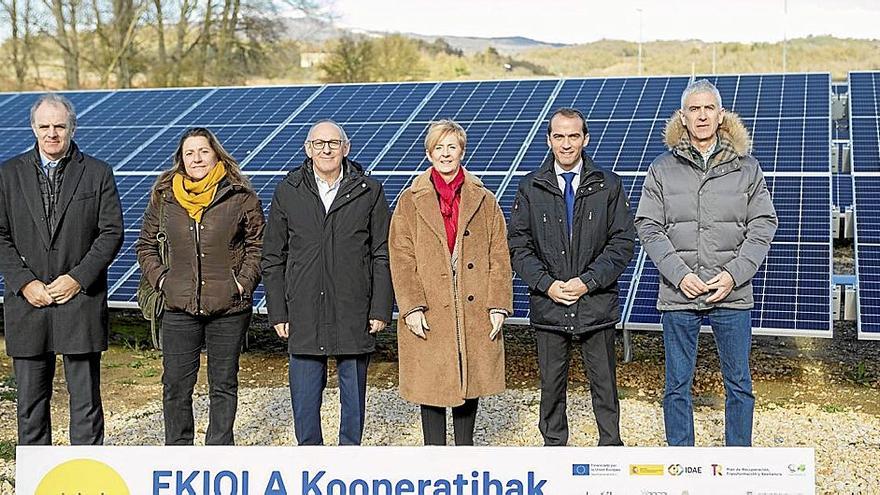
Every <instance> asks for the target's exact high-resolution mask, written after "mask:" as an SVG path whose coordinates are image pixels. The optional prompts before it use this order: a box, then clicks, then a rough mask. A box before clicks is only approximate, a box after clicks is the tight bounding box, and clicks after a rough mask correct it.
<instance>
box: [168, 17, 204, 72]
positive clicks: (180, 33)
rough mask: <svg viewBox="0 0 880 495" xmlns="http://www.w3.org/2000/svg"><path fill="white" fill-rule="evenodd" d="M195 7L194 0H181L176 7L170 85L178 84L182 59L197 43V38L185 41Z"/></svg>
mask: <svg viewBox="0 0 880 495" xmlns="http://www.w3.org/2000/svg"><path fill="white" fill-rule="evenodd" d="M195 8H196V0H181V1H180V8H179V9H178V15H179V17H178V19H177V27H176V29H175V31H176V33H175V35H176V41H175V44H174V52H173V53H172V55H171V60H170V63H171V85H172V86H180V82H181V78H180V76H181V72H182V69H183V59H184V57H186V56H187V55H188V54H189V52H190V51H191V50H192V49H193V48H194V47H195V45H196V43H198V41H199V40H198V38H197V39H196V41H195V42H193V43H192V44H188V42H187V34H189V21H190V16H191V15H192V14H193V12H194V11H195Z"/></svg>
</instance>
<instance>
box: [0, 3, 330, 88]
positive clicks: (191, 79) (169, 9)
mask: <svg viewBox="0 0 880 495" xmlns="http://www.w3.org/2000/svg"><path fill="white" fill-rule="evenodd" d="M322 7H323V6H322V3H321V2H320V1H319V0H283V1H282V0H0V20H2V21H6V22H8V26H9V38H8V39H7V40H6V42H5V45H6V46H5V47H4V48H5V52H6V59H7V61H8V64H9V66H10V67H11V73H12V79H13V80H12V85H13V86H14V87H15V89H30V88H34V87H38V88H39V87H46V86H47V84H48V83H47V81H50V80H58V79H60V80H63V82H64V83H63V84H64V87H65V89H78V88H81V87H84V86H98V87H111V86H113V87H119V88H129V87H133V86H135V85H138V86H154V87H167V86H190V85H195V86H200V85H204V84H217V85H224V84H235V83H240V82H242V81H243V80H245V79H246V77H248V76H249V75H251V74H253V73H255V72H256V73H259V72H260V71H263V70H265V69H266V68H267V67H270V66H271V61H270V57H271V56H272V55H273V53H274V51H275V50H276V49H278V48H279V43H278V42H279V40H280V39H281V36H282V34H283V28H284V26H283V24H282V23H281V22H280V20H279V19H281V15H280V12H284V13H288V14H289V13H294V12H295V13H298V14H300V15H306V16H318V15H322V14H323V12H324V11H323V8H322ZM94 79H97V80H94Z"/></svg>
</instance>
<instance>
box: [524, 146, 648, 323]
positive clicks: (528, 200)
mask: <svg viewBox="0 0 880 495" xmlns="http://www.w3.org/2000/svg"><path fill="white" fill-rule="evenodd" d="M583 160H584V165H583V167H582V168H581V182H580V186H578V190H577V191H576V193H575V209H574V229H573V232H574V234H573V235H572V236H571V238H570V239H569V236H568V229H567V226H566V223H565V197H564V196H563V194H562V191H561V190H560V189H559V183H558V182H557V179H556V173H555V171H554V169H553V165H554V159H553V156H552V155H551V156H550V157H548V158H547V160H545V161H544V164H543V165H541V168H539V169H538V170H536V171H534V172H532V173H530V174H528V175H526V176H525V177H523V179H522V180H521V181H520V183H519V190H518V191H517V194H516V200H515V202H514V205H513V211H512V212H511V215H510V225H509V227H508V232H509V233H508V241H509V244H510V258H511V264H512V265H513V269H514V270H515V271H516V272H517V273H518V274H519V276H520V278H522V279H523V281H525V283H526V284H527V285H528V286H529V292H530V297H529V304H530V313H529V318H530V320H531V323H532V326H534V327H535V328H537V329H539V330H555V331H560V332H566V333H573V334H576V333H582V332H587V331H592V330H599V329H602V328H607V327H610V326H613V325H615V324H617V322H618V321H620V303H619V301H618V288H617V279H618V277H620V274H621V273H623V271H624V270H625V269H626V266H627V265H628V264H629V262H630V260H631V259H632V256H633V248H634V246H635V237H636V233H635V228H634V227H633V219H632V214H631V213H630V211H629V202H628V201H627V198H626V194H625V193H624V192H623V189H622V186H621V181H620V177H618V176H617V175H616V174H614V173H613V172H609V171H607V170H602V169H600V168H597V167H596V166H595V164H593V161H592V160H591V159H590V157H588V156H587V155H586V154H583ZM573 277H580V279H581V281H583V282H584V284H586V286H587V288H588V289H589V290H588V292H587V293H586V294H584V295H583V296H582V297H581V298H580V299H579V300H578V301H577V302H576V303H575V304H573V305H572V306H565V305H563V304H558V303H556V302H554V301H553V300H552V299H550V296H548V295H547V290H548V289H549V288H550V285H551V284H552V283H553V282H554V281H555V280H562V281H567V280H569V279H571V278H573Z"/></svg>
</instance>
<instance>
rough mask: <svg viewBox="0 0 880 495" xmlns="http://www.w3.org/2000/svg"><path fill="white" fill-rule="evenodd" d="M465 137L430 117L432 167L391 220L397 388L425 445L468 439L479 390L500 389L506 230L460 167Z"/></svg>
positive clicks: (507, 277)
mask: <svg viewBox="0 0 880 495" xmlns="http://www.w3.org/2000/svg"><path fill="white" fill-rule="evenodd" d="M466 143H467V136H466V134H465V131H464V129H462V128H461V126H459V125H458V124H456V123H455V122H452V121H448V120H444V121H440V122H437V123H435V124H432V125H431V127H430V129H429V130H428V134H427V136H426V138H425V150H426V154H427V156H428V159H429V160H430V161H431V163H432V166H431V167H430V168H429V169H428V170H427V171H425V172H424V173H422V174H421V175H419V176H418V177H417V178H416V179H415V181H413V183H412V185H411V186H410V187H409V188H408V189H406V190H405V191H404V192H403V193H402V194H401V195H400V200H399V202H398V204H397V208H396V209H395V211H394V215H393V217H392V219H391V233H390V239H389V250H390V258H391V275H392V278H393V281H394V291H395V295H396V297H397V305H398V308H399V310H400V320H399V322H398V326H397V328H398V333H397V340H398V348H399V354H400V393H401V395H402V396H403V398H404V399H406V400H409V401H411V402H415V403H417V404H420V405H421V415H422V430H423V433H424V440H425V444H426V445H444V444H445V443H446V408H447V407H451V408H452V416H453V425H454V427H455V443H456V445H473V432H474V423H475V419H476V413H477V405H478V398H479V397H483V396H487V395H491V394H497V393H500V392H502V391H503V390H504V386H505V385H504V342H503V338H502V336H501V334H500V331H501V324H502V323H503V322H504V318H505V317H506V316H508V315H510V314H511V312H512V309H511V306H512V305H513V300H512V299H513V296H512V273H511V268H510V258H509V254H508V248H507V237H506V236H507V229H506V225H505V221H504V215H503V214H502V213H501V208H499V206H498V202H497V201H496V200H495V197H494V196H493V195H492V193H491V192H490V191H488V190H487V189H486V188H485V187H483V184H482V182H480V180H479V179H478V178H477V177H475V176H473V175H471V174H470V173H468V172H466V171H465V170H464V168H463V167H462V165H461V159H462V157H463V156H464V150H465V146H466Z"/></svg>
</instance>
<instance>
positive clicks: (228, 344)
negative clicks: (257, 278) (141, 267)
mask: <svg viewBox="0 0 880 495" xmlns="http://www.w3.org/2000/svg"><path fill="white" fill-rule="evenodd" d="M250 322H251V312H250V311H246V312H243V313H237V314H233V315H226V316H213V317H200V316H194V315H191V314H188V313H183V312H178V311H165V313H164V314H163V315H162V338H163V342H162V365H163V367H164V372H163V373H162V412H163V414H164V417H165V444H166V445H192V444H193V438H194V437H195V421H194V419H193V407H192V396H193V389H195V386H196V380H197V379H198V377H199V365H200V364H201V362H200V359H201V354H202V346H203V345H206V344H207V348H208V392H209V395H208V397H209V406H208V432H207V433H206V435H205V444H206V445H233V444H234V443H235V439H234V437H233V434H232V427H233V425H234V424H235V413H236V411H237V410H238V359H239V356H240V355H241V346H242V344H243V343H244V336H245V333H246V332H247V329H248V326H249V325H250Z"/></svg>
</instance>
